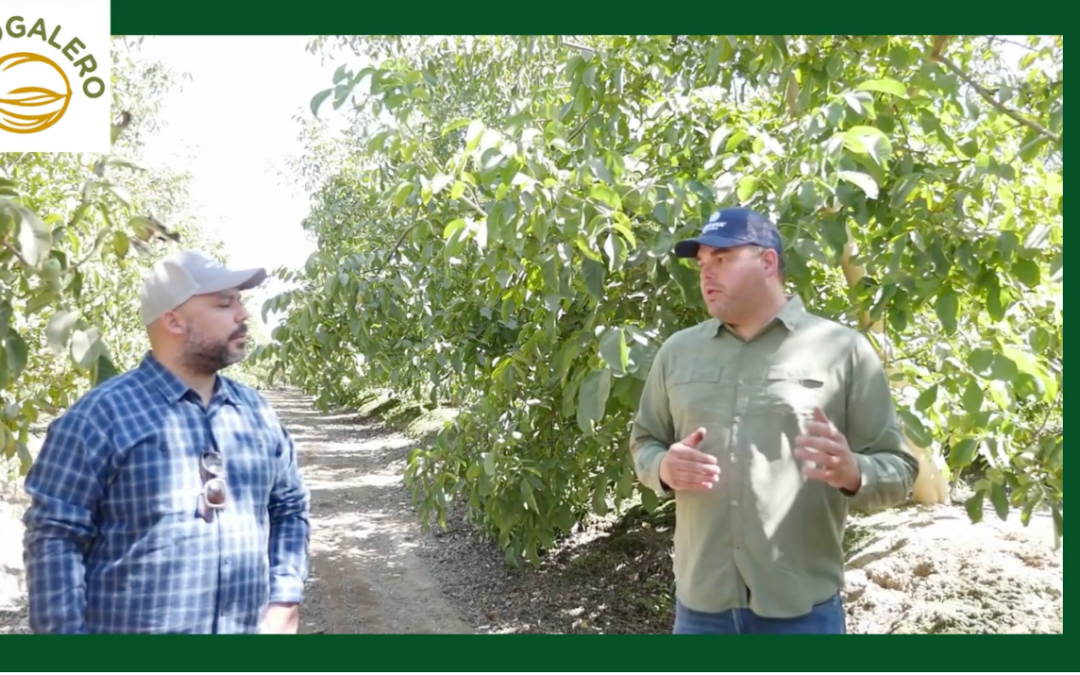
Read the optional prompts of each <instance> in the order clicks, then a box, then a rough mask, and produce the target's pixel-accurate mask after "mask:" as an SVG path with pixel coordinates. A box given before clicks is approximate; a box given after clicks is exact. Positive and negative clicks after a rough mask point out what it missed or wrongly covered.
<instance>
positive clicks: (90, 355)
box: [71, 327, 104, 371]
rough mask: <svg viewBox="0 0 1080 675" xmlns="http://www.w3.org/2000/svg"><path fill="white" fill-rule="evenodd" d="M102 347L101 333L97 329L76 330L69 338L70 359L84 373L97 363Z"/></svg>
mask: <svg viewBox="0 0 1080 675" xmlns="http://www.w3.org/2000/svg"><path fill="white" fill-rule="evenodd" d="M103 347H104V344H103V343H102V342H101V331H100V330H98V329H97V328H94V327H92V328H88V329H87V330H76V331H75V332H74V334H73V335H72V336H71V358H72V360H73V361H74V362H75V364H76V365H77V366H78V367H79V368H81V369H82V370H84V371H88V370H90V368H91V367H92V366H93V365H94V364H95V363H96V362H97V360H98V357H100V356H101V353H102V349H103Z"/></svg>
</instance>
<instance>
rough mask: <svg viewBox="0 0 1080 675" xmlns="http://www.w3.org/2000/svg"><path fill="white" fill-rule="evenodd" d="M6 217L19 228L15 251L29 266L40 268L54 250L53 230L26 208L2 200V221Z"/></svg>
mask: <svg viewBox="0 0 1080 675" xmlns="http://www.w3.org/2000/svg"><path fill="white" fill-rule="evenodd" d="M5 215H7V216H8V217H9V218H13V219H14V222H15V226H16V227H17V228H18V229H17V230H16V236H15V239H14V242H13V243H14V244H15V250H17V251H18V252H19V255H20V256H22V259H23V260H25V261H26V262H27V264H29V265H30V266H32V267H33V268H34V269H37V268H39V267H40V266H41V264H42V263H44V262H45V260H46V259H48V257H49V252H50V251H51V250H52V229H51V228H50V227H49V226H48V225H46V224H45V223H44V222H42V221H41V218H38V216H37V214H36V213H34V212H33V211H31V210H30V209H28V208H26V207H25V206H22V205H20V204H16V203H15V202H12V201H10V200H8V199H3V198H0V220H3V218H4V216H5Z"/></svg>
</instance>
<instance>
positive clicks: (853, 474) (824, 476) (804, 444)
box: [795, 408, 862, 492]
mask: <svg viewBox="0 0 1080 675" xmlns="http://www.w3.org/2000/svg"><path fill="white" fill-rule="evenodd" d="M795 457H796V458H798V459H801V460H804V461H807V462H814V464H816V466H813V467H811V466H804V467H803V470H802V472H803V475H804V476H806V477H807V478H809V479H810V480H816V481H820V482H822V483H826V484H827V485H830V486H832V487H834V488H842V489H844V490H847V491H848V492H858V491H859V488H860V487H862V472H861V471H860V470H859V465H858V463H857V462H856V461H855V453H853V452H852V451H851V447H850V446H849V445H848V441H847V438H845V437H844V435H843V434H842V433H840V431H839V430H837V428H836V427H835V426H834V425H833V423H832V422H830V421H829V418H828V417H826V416H825V413H824V412H823V411H822V410H821V408H814V419H813V421H812V422H810V423H809V424H808V425H807V429H806V434H805V435H800V436H798V437H797V438H796V439H795Z"/></svg>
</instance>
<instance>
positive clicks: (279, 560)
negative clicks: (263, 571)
mask: <svg viewBox="0 0 1080 675" xmlns="http://www.w3.org/2000/svg"><path fill="white" fill-rule="evenodd" d="M309 532H310V526H309V524H308V520H307V517H306V516H304V515H302V514H294V515H290V516H286V517H283V518H282V519H281V520H278V521H276V522H273V523H272V524H271V525H270V602H271V603H299V602H301V601H302V600H303V598H304V582H305V581H306V579H307V575H308V540H309Z"/></svg>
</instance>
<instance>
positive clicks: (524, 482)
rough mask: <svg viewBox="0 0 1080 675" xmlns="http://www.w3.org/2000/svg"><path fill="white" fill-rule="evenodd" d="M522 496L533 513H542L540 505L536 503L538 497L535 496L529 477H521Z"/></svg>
mask: <svg viewBox="0 0 1080 675" xmlns="http://www.w3.org/2000/svg"><path fill="white" fill-rule="evenodd" d="M521 498H522V499H523V500H525V503H526V504H527V505H528V507H529V508H530V509H532V512H533V513H540V507H539V506H537V505H536V497H534V496H533V489H532V485H531V484H529V480H528V478H527V477H526V478H522V479H521Z"/></svg>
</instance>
